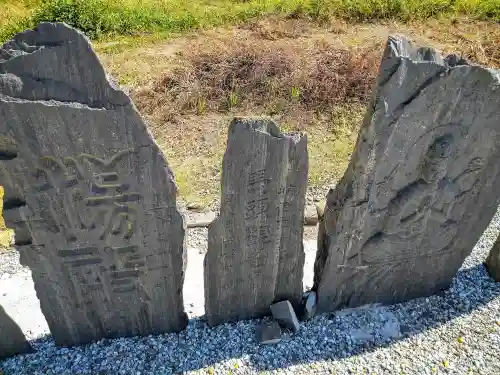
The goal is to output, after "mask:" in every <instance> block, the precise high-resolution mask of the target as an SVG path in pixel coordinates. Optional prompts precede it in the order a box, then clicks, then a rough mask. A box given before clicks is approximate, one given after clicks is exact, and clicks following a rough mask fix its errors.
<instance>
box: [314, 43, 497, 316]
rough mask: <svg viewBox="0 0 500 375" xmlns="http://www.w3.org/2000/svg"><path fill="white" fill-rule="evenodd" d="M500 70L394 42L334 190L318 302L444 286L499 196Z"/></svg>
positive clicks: (333, 304)
mask: <svg viewBox="0 0 500 375" xmlns="http://www.w3.org/2000/svg"><path fill="white" fill-rule="evenodd" d="M499 160H500V72H498V71H495V70H493V69H487V68H483V67H480V66H473V65H469V64H468V63H467V62H466V61H464V60H462V59H460V58H458V57H457V56H455V55H450V56H448V57H446V58H443V57H441V56H440V54H439V53H438V52H436V51H435V50H433V49H431V48H416V47H414V46H413V45H412V44H411V43H410V42H409V41H408V40H407V39H405V38H403V37H391V38H389V40H388V42H387V46H386V48H385V52H384V55H383V58H382V63H381V66H380V71H379V77H378V80H377V84H376V86H375V88H374V93H373V99H372V102H371V104H370V106H369V109H368V112H367V114H366V117H365V119H364V122H363V125H362V127H361V130H360V133H359V136H358V140H357V144H356V147H355V150H354V153H353V155H352V158H351V162H350V164H349V167H348V169H347V171H346V173H345V175H344V176H343V178H342V180H341V181H340V183H339V184H338V185H337V186H336V188H335V189H334V190H331V191H330V192H329V193H328V197H327V205H326V210H325V214H324V218H323V221H322V223H321V225H320V233H319V240H318V247H319V251H318V254H317V259H316V263H315V283H314V288H315V289H316V290H317V293H318V303H319V305H318V310H319V311H331V310H335V309H338V308H342V307H355V306H359V305H363V304H366V303H373V302H380V303H395V302H398V301H404V300H408V299H410V298H414V297H420V296H427V295H430V294H433V293H436V292H438V291H439V290H442V289H444V288H447V287H448V286H449V285H450V283H451V281H452V278H453V277H454V275H455V274H456V272H457V270H458V269H459V268H460V266H461V265H462V262H463V261H464V258H465V257H466V256H467V255H468V254H470V252H471V251H472V249H473V247H474V245H475V244H476V242H477V240H478V239H479V238H480V236H481V234H482V233H483V231H484V229H485V228H486V227H487V226H488V224H489V222H490V220H491V219H492V217H493V215H494V214H495V212H496V209H497V207H498V204H499V202H500V189H499V188H498V187H499V186H500V173H499V172H500V162H499Z"/></svg>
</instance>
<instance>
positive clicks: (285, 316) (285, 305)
mask: <svg viewBox="0 0 500 375" xmlns="http://www.w3.org/2000/svg"><path fill="white" fill-rule="evenodd" d="M271 313H272V314H273V317H274V319H276V321H277V322H278V323H279V324H280V325H281V326H282V327H284V328H287V329H290V330H292V332H294V333H295V332H297V331H298V330H299V328H300V325H299V320H298V319H297V315H296V314H295V310H294V309H293V306H292V304H291V303H290V301H281V302H278V303H275V304H273V305H271Z"/></svg>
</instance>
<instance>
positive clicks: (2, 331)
mask: <svg viewBox="0 0 500 375" xmlns="http://www.w3.org/2000/svg"><path fill="white" fill-rule="evenodd" d="M32 352H33V348H32V347H31V345H30V344H29V343H28V341H26V337H24V333H23V331H21V328H19V326H18V325H17V324H16V322H15V321H14V320H13V319H12V318H11V317H10V316H9V315H8V314H7V313H6V312H5V310H4V308H3V307H2V306H0V360H1V359H5V358H8V357H12V356H14V355H17V354H26V353H32Z"/></svg>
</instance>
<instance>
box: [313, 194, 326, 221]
mask: <svg viewBox="0 0 500 375" xmlns="http://www.w3.org/2000/svg"><path fill="white" fill-rule="evenodd" d="M315 206H316V212H317V214H318V220H321V219H323V216H324V215H325V206H326V200H325V199H323V200H321V201H319V202H318V203H316V205H315Z"/></svg>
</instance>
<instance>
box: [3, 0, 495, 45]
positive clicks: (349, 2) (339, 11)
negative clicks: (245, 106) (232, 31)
mask: <svg viewBox="0 0 500 375" xmlns="http://www.w3.org/2000/svg"><path fill="white" fill-rule="evenodd" d="M0 9H1V10H2V14H3V15H5V16H4V17H3V18H2V20H0V42H1V41H5V40H7V39H8V38H10V37H11V36H12V35H13V34H15V33H16V32H19V31H22V30H25V29H26V28H30V27H33V26H35V25H36V24H37V23H39V22H41V21H61V22H66V23H68V24H70V25H72V26H74V27H77V28H79V29H81V30H82V31H84V32H85V33H86V34H87V35H88V36H89V37H91V38H93V39H98V38H100V37H102V36H109V35H137V34H144V33H154V32H182V31H185V30H192V29H199V28H204V27H213V26H220V25H224V24H235V23H239V22H244V21H246V20H248V19H251V18H255V17H259V16H263V15H267V14H284V15H287V16H291V17H311V18H314V19H318V20H327V19H329V18H331V17H341V18H345V19H348V20H353V21H368V20H376V19H387V18H390V19H394V18H396V19H402V20H409V19H415V18H417V19H419V18H420V19H425V18H429V17H436V16H440V15H454V14H463V15H468V16H471V17H473V18H477V19H489V20H494V21H497V22H500V0H168V1H167V0H142V1H138V0H135V1H134V0H21V1H19V0H0Z"/></svg>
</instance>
